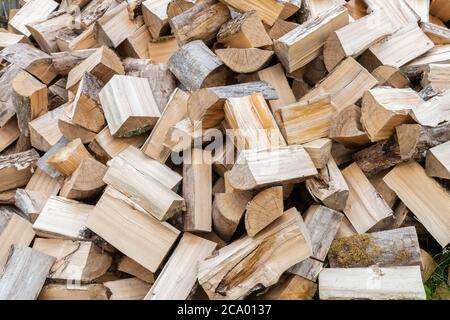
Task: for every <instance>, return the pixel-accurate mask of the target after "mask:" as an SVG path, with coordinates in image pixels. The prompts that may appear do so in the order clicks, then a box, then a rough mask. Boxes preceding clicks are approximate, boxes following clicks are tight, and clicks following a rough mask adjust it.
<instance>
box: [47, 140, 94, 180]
mask: <svg viewBox="0 0 450 320" xmlns="http://www.w3.org/2000/svg"><path fill="white" fill-rule="evenodd" d="M89 157H92V156H91V155H90V154H89V151H87V150H86V148H85V147H84V145H83V143H82V142H81V139H75V140H73V141H71V142H69V143H68V144H67V145H65V146H64V147H62V148H61V149H60V150H59V151H58V152H56V153H54V154H53V155H51V156H50V158H48V160H47V163H48V164H49V165H51V166H52V167H53V168H54V169H55V170H58V171H59V172H60V173H62V174H63V175H65V176H69V175H71V174H72V173H73V172H74V171H75V170H76V169H77V168H78V166H79V165H80V163H81V161H82V160H83V159H84V158H89Z"/></svg>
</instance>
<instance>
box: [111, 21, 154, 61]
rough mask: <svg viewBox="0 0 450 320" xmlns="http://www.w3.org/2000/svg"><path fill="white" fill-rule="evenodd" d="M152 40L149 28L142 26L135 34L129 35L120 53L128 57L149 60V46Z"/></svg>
mask: <svg viewBox="0 0 450 320" xmlns="http://www.w3.org/2000/svg"><path fill="white" fill-rule="evenodd" d="M151 39H152V38H151V36H150V33H149V32H148V30H147V27H146V26H145V25H142V26H141V27H139V29H137V30H136V31H135V32H134V33H133V34H130V35H128V37H127V38H126V39H125V40H124V41H123V42H122V43H121V44H120V46H119V47H118V51H119V52H121V53H122V54H123V55H124V56H126V57H132V58H139V59H148V58H150V57H149V54H148V51H149V50H148V44H149V42H150V41H151Z"/></svg>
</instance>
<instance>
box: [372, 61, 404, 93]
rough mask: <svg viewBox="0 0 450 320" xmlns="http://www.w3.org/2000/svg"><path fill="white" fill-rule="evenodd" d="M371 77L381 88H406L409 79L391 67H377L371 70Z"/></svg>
mask: <svg viewBox="0 0 450 320" xmlns="http://www.w3.org/2000/svg"><path fill="white" fill-rule="evenodd" d="M372 75H373V76H374V77H375V79H377V80H378V84H379V86H381V87H393V88H399V89H400V88H408V87H410V86H411V82H410V81H409V79H408V78H407V77H406V76H405V75H404V74H403V73H402V72H401V71H400V70H399V69H398V68H395V67H392V66H384V65H383V66H379V67H378V68H376V69H375V70H373V72H372Z"/></svg>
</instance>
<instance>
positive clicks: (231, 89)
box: [187, 81, 279, 129]
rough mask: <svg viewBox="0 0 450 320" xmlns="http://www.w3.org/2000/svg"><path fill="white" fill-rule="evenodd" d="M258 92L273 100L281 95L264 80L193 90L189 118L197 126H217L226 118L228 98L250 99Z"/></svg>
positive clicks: (204, 127) (188, 109) (189, 103)
mask: <svg viewBox="0 0 450 320" xmlns="http://www.w3.org/2000/svg"><path fill="white" fill-rule="evenodd" d="M256 93H260V94H262V95H263V97H264V99H267V100H271V101H272V100H273V99H277V97H279V96H278V94H277V91H276V89H275V88H274V87H273V86H272V85H270V84H268V83H267V82H264V81H254V82H246V83H241V84H235V85H229V86H222V87H211V88H205V89H200V90H198V91H195V92H193V93H192V94H191V96H190V98H189V100H188V105H187V112H188V115H189V119H190V120H191V122H192V123H193V124H194V125H195V126H196V128H198V127H199V126H200V125H201V127H202V128H203V129H209V128H215V127H217V126H219V125H220V124H221V123H222V121H223V120H224V118H225V112H224V104H225V100H226V99H230V98H241V99H249V98H248V96H250V95H252V94H256ZM269 103H270V102H269Z"/></svg>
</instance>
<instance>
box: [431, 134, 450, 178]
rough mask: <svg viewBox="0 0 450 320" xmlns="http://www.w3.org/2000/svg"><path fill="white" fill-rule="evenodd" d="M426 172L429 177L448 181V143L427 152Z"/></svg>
mask: <svg viewBox="0 0 450 320" xmlns="http://www.w3.org/2000/svg"><path fill="white" fill-rule="evenodd" d="M426 172H427V174H428V175H429V176H430V177H437V178H441V179H450V141H447V142H446V143H443V144H441V145H438V146H436V147H434V148H431V149H430V150H428V152H427V158H426Z"/></svg>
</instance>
